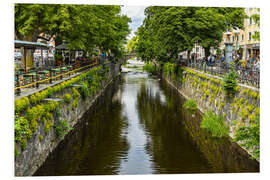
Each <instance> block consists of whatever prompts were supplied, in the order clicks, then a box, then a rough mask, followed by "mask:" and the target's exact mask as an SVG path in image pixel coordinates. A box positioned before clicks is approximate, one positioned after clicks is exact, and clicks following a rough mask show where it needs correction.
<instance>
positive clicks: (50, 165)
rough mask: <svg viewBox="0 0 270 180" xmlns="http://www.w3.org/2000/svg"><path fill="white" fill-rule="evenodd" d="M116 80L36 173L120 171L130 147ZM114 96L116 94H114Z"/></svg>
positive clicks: (66, 173)
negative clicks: (121, 163)
mask: <svg viewBox="0 0 270 180" xmlns="http://www.w3.org/2000/svg"><path fill="white" fill-rule="evenodd" d="M117 87H118V83H115V84H114V85H113V86H111V87H110V89H109V90H108V91H106V93H105V95H104V97H102V98H100V99H99V100H98V102H97V104H96V105H94V108H92V109H90V110H89V112H88V113H86V114H85V115H84V117H83V119H82V120H81V122H80V123H78V124H77V126H76V127H75V128H74V129H73V130H72V131H71V133H69V134H68V135H67V137H65V139H64V141H62V142H61V144H59V145H58V147H57V148H56V150H55V151H54V152H53V153H52V154H51V155H50V156H49V158H48V159H47V160H46V162H45V163H44V164H43V166H42V167H41V168H39V170H38V171H37V172H36V173H35V175H90V174H91V175H95V174H100V175H101V174H104V175H106V174H118V173H119V172H118V169H119V166H120V162H121V161H122V160H124V159H125V157H126V153H127V151H128V148H129V147H128V143H127V138H126V134H125V133H124V132H125V131H126V129H127V128H128V124H127V119H126V117H125V116H122V114H121V112H122V104H121V101H120V100H121V99H119V98H118V97H117V94H118V95H119V93H115V92H116V90H117V89H116V88H117ZM113 95H115V96H114V98H112V97H113Z"/></svg>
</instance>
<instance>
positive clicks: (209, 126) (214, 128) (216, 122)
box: [201, 111, 229, 138]
mask: <svg viewBox="0 0 270 180" xmlns="http://www.w3.org/2000/svg"><path fill="white" fill-rule="evenodd" d="M201 128H203V129H206V130H207V131H209V132H210V133H211V135H212V136H213V137H218V138H221V137H224V136H228V135H229V128H228V126H227V125H226V124H225V122H224V118H223V117H222V116H221V115H216V114H215V113H214V112H213V111H207V112H206V113H205V114H204V115H203V120H202V122H201Z"/></svg>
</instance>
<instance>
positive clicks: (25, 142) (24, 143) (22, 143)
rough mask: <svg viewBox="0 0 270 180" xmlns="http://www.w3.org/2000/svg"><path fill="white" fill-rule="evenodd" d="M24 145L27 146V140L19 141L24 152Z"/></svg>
mask: <svg viewBox="0 0 270 180" xmlns="http://www.w3.org/2000/svg"><path fill="white" fill-rule="evenodd" d="M26 145H27V139H26V138H22V139H21V148H22V150H25V148H26Z"/></svg>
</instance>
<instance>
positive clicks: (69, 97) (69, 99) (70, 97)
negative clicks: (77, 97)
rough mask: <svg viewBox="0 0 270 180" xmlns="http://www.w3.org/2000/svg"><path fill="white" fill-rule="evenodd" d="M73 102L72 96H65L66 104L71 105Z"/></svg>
mask: <svg viewBox="0 0 270 180" xmlns="http://www.w3.org/2000/svg"><path fill="white" fill-rule="evenodd" d="M71 100H72V96H71V95H70V94H68V93H67V94H65V95H64V101H65V102H66V103H70V102H71Z"/></svg>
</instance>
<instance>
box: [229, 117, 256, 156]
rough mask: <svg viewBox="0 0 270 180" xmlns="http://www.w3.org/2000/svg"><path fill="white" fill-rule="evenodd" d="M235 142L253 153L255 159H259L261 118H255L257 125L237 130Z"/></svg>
mask: <svg viewBox="0 0 270 180" xmlns="http://www.w3.org/2000/svg"><path fill="white" fill-rule="evenodd" d="M234 136H235V137H234V140H235V141H238V142H239V143H240V144H241V146H243V147H245V148H246V149H248V150H251V151H252V154H253V157H254V158H256V159H259V156H260V117H259V116H256V117H255V123H254V124H252V125H251V126H241V127H239V128H237V129H236V131H235V134H234Z"/></svg>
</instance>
